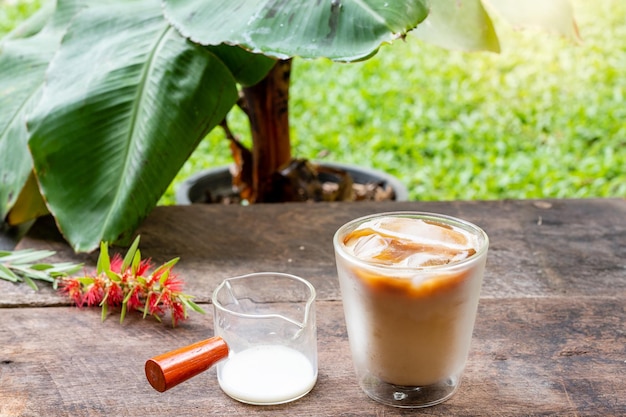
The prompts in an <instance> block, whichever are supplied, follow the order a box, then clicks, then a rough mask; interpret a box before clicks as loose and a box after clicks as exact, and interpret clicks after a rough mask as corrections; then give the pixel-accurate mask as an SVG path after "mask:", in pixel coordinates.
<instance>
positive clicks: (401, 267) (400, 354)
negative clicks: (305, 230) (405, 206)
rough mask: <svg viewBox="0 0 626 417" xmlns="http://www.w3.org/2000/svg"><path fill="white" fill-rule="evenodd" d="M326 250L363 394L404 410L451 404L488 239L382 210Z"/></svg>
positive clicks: (341, 233) (456, 222) (454, 222)
mask: <svg viewBox="0 0 626 417" xmlns="http://www.w3.org/2000/svg"><path fill="white" fill-rule="evenodd" d="M333 244H334V248H335V255H336V262H337V271H338V275H339V283H340V286H341V294H342V298H343V305H344V313H345V319H346V325H347V330H348V338H349V341H350V349H351V352H352V359H353V362H354V366H355V370H356V374H357V378H358V382H359V385H360V387H361V388H362V389H363V391H365V393H366V394H367V395H368V396H370V397H371V398H373V399H374V400H376V401H379V402H381V403H384V404H388V405H392V406H396V407H406V408H414V407H427V406H431V405H435V404H438V403H441V402H443V401H445V400H446V399H448V398H450V397H451V396H452V395H453V394H454V392H455V391H456V389H457V387H458V386H459V382H460V379H461V374H462V372H463V369H464V367H465V362H466V360H467V355H468V352H469V347H470V341H471V338H472V331H473V327H474V321H475V318H476V310H477V307H478V299H479V295H480V288H481V284H482V279H483V272H484V268H485V261H486V258H487V248H488V246H489V239H488V237H487V235H486V234H485V232H484V231H483V230H481V229H480V228H479V227H477V226H475V225H473V224H471V223H469V222H466V221H464V220H460V219H456V218H453V217H449V216H445V215H439V214H431V213H419V212H394V213H381V214H374V215H370V216H366V217H362V218H360V219H356V220H353V221H351V222H349V223H347V224H345V225H344V226H342V227H341V228H339V230H338V231H337V232H336V233H335V236H334V239H333Z"/></svg>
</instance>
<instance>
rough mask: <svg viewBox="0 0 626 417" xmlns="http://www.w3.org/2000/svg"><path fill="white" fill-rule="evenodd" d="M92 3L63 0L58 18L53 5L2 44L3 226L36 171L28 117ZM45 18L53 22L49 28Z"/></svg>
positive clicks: (0, 213)
mask: <svg viewBox="0 0 626 417" xmlns="http://www.w3.org/2000/svg"><path fill="white" fill-rule="evenodd" d="M86 4H87V2H86V0H59V2H58V6H57V9H56V13H55V14H54V15H52V13H51V11H50V8H49V7H50V6H49V5H54V2H50V3H49V5H48V6H47V7H44V9H42V10H41V12H40V13H37V14H35V15H34V16H32V17H31V18H30V19H28V20H27V21H26V22H25V23H24V24H23V25H21V26H20V27H19V28H17V29H16V30H15V31H13V32H11V33H10V34H9V35H7V37H6V38H3V40H2V43H0V109H2V111H0V184H1V187H0V221H2V220H3V219H4V218H5V217H6V216H7V213H8V212H9V211H10V210H11V209H12V208H13V205H14V204H15V202H16V201H17V198H18V195H19V193H20V191H21V189H22V187H23V186H24V184H25V183H26V180H27V178H28V175H29V174H30V172H31V170H32V160H31V157H30V153H29V151H28V132H27V131H26V115H27V114H28V112H29V111H30V110H31V109H32V108H33V107H34V105H35V104H36V103H37V100H38V98H39V96H40V93H41V87H42V86H43V83H44V75H45V70H46V68H47V66H48V63H49V61H50V59H51V58H52V56H53V54H54V52H55V51H56V49H57V48H58V45H59V43H60V42H61V37H62V35H63V33H64V31H65V28H66V26H67V24H68V23H69V21H70V20H71V18H72V17H73V16H74V15H75V14H76V12H77V11H78V10H80V9H82V8H83V7H85V6H86ZM44 18H48V19H49V20H48V21H47V22H45V23H44V20H45V19H44ZM33 190H36V188H33ZM26 217H28V216H27V215H26Z"/></svg>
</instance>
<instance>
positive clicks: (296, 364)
mask: <svg viewBox="0 0 626 417" xmlns="http://www.w3.org/2000/svg"><path fill="white" fill-rule="evenodd" d="M218 379H219V383H220V387H221V388H222V390H223V391H224V392H225V393H226V394H228V395H229V396H231V397H232V398H234V399H236V400H239V401H242V402H246V403H250V404H280V403H284V402H288V401H291V400H295V399H297V398H300V397H302V396H303V395H305V394H306V393H308V392H309V391H310V390H311V389H312V388H313V386H314V385H315V381H316V380H317V371H316V369H315V368H314V367H313V365H312V364H311V362H310V361H309V360H308V359H307V357H306V356H304V355H303V354H302V353H300V352H298V351H297V350H294V349H291V348H288V347H286V346H280V345H261V346H254V347H252V348H250V349H246V350H244V351H241V352H239V353H236V354H231V355H230V356H229V358H228V360H227V361H226V362H225V363H224V364H223V365H222V366H221V371H220V372H218Z"/></svg>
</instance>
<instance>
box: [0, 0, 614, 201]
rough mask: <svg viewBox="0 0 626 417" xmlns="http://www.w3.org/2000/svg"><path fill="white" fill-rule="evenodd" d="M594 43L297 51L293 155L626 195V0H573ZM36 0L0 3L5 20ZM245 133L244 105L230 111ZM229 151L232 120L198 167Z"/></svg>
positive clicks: (479, 186) (551, 189)
mask: <svg viewBox="0 0 626 417" xmlns="http://www.w3.org/2000/svg"><path fill="white" fill-rule="evenodd" d="M572 3H573V5H574V8H575V14H576V20H577V23H578V26H579V29H580V33H581V37H582V42H581V43H580V44H574V43H571V42H568V41H566V40H564V39H562V38H560V37H558V36H556V35H550V34H546V33H539V32H535V31H514V30H513V29H511V28H510V27H508V26H507V25H506V24H503V23H502V22H498V25H497V30H498V34H499V36H500V38H501V43H502V52H501V53H500V54H493V53H487V52H474V53H465V52H458V51H447V50H444V49H441V48H438V47H435V46H431V45H427V44H424V43H421V42H419V41H417V40H416V39H413V38H411V37H410V36H409V38H408V39H407V41H406V42H396V43H394V44H393V45H391V46H385V47H383V48H382V49H381V51H380V53H379V54H378V55H376V56H375V57H374V58H372V59H370V60H368V61H365V62H362V63H356V64H339V63H332V62H329V61H327V60H315V61H305V60H302V59H296V60H295V61H294V68H293V72H292V87H291V96H290V117H291V125H292V126H291V133H292V142H293V153H294V156H297V157H303V158H311V159H317V160H328V161H337V162H345V163H354V164H360V165H364V166H368V167H372V168H376V169H379V170H384V171H388V172H390V173H392V174H394V175H396V176H397V177H399V178H400V180H401V181H402V182H403V183H405V184H406V185H407V186H408V188H409V193H410V199H411V200H487V199H505V198H577V197H618V196H619V197H626V103H625V102H624V100H625V96H626V24H624V22H626V2H624V1H623V0H597V1H589V0H572ZM36 4H37V0H35V1H27V0H13V1H9V0H0V5H1V9H0V31H7V30H8V29H9V28H10V27H12V25H14V24H15V23H16V22H17V21H18V20H19V19H21V18H23V16H26V15H27V14H28V13H30V12H32V10H34V8H35V7H36ZM229 122H230V123H231V124H232V127H233V128H234V129H235V130H236V133H237V134H238V135H240V136H241V138H242V139H243V140H244V142H245V141H248V140H249V139H248V138H247V126H246V124H245V121H244V119H243V117H242V115H241V114H240V113H237V112H234V113H233V114H232V116H229ZM230 162H231V159H230V154H229V150H228V143H227V141H226V139H225V138H224V135H223V134H222V132H221V130H220V129H216V130H214V131H213V132H212V133H211V134H209V135H208V136H207V138H206V139H205V140H204V141H203V142H202V143H201V144H200V146H199V147H198V148H197V150H196V151H195V152H194V153H193V154H192V156H191V157H190V158H189V160H188V161H187V163H186V164H185V165H184V166H183V168H182V169H181V171H180V173H179V174H178V176H177V178H176V179H175V180H174V182H173V183H172V185H171V186H170V188H169V190H168V191H167V193H166V195H165V196H164V197H163V198H162V200H161V204H171V203H173V192H174V189H175V187H176V185H177V184H178V183H179V182H180V181H182V180H183V179H184V178H186V177H187V176H189V175H190V174H192V173H194V172H196V171H198V170H200V169H203V168H209V167H215V166H219V165H224V164H228V163H230Z"/></svg>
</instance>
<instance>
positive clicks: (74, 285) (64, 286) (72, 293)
mask: <svg viewBox="0 0 626 417" xmlns="http://www.w3.org/2000/svg"><path fill="white" fill-rule="evenodd" d="M60 290H61V292H63V293H64V294H67V295H68V296H69V297H70V299H71V300H72V302H73V303H74V304H76V305H77V306H79V307H80V306H82V305H83V300H82V299H83V293H82V288H81V285H80V281H78V280H76V279H64V280H63V281H61V283H60Z"/></svg>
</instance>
